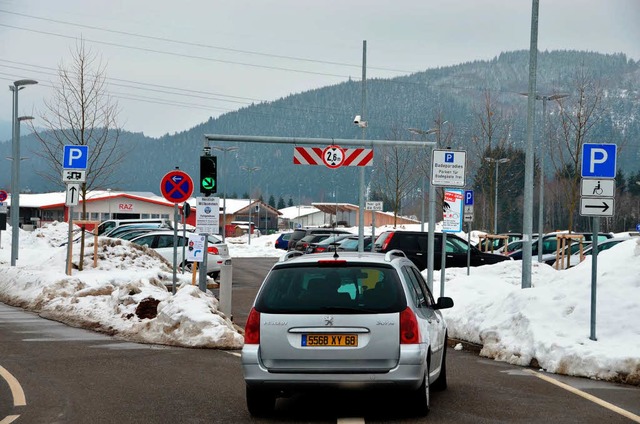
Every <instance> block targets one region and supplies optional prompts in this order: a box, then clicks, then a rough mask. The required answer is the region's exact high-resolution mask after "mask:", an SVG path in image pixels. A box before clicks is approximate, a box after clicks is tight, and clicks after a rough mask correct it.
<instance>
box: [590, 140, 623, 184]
mask: <svg viewBox="0 0 640 424" xmlns="http://www.w3.org/2000/svg"><path fill="white" fill-rule="evenodd" d="M616 147H617V146H616V145H615V144H588V143H585V144H583V145H582V176H583V177H594V178H615V177H616Z"/></svg>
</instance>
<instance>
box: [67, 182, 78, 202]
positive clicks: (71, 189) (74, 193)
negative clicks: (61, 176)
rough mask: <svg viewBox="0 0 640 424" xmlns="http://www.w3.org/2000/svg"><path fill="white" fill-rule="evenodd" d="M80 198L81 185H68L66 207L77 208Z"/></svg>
mask: <svg viewBox="0 0 640 424" xmlns="http://www.w3.org/2000/svg"><path fill="white" fill-rule="evenodd" d="M79 198H80V184H67V198H66V201H65V203H64V204H65V205H66V206H76V205H77V204H78V199H79Z"/></svg>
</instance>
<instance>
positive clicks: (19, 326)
mask: <svg viewBox="0 0 640 424" xmlns="http://www.w3.org/2000/svg"><path fill="white" fill-rule="evenodd" d="M273 262H274V259H270V258H266V259H264V258H257V259H256V258H241V259H234V270H233V288H234V290H233V308H232V309H233V315H234V322H235V323H236V324H238V325H244V322H245V320H246V315H247V313H248V311H249V308H250V305H251V303H252V301H253V296H254V295H255V292H256V290H257V288H258V287H259V285H260V283H261V281H262V278H263V276H264V275H265V273H266V270H268V269H269V267H270V266H271V264H272V263H273ZM448 355H449V356H448V365H447V366H448V373H449V374H448V375H449V389H448V390H447V391H445V392H439V393H438V392H437V393H434V394H433V396H432V411H431V413H430V414H429V416H428V417H426V418H422V417H414V416H411V415H410V414H409V413H408V412H407V409H406V408H404V406H403V397H402V395H401V394H399V393H383V394H363V393H355V394H344V393H339V394H338V393H316V394H307V395H298V396H293V397H291V398H287V399H281V400H279V401H278V404H277V407H276V413H275V415H274V416H273V417H271V418H269V419H261V420H257V419H253V418H252V417H250V415H249V414H248V412H247V411H246V408H245V398H244V382H243V379H242V370H241V366H240V358H239V352H237V351H222V350H212V349H183V348H177V347H166V346H154V345H141V344H135V343H129V342H125V341H120V340H117V339H115V338H113V337H109V336H105V335H101V334H97V333H94V332H91V331H88V330H82V329H75V328H71V327H67V326H65V325H63V324H60V323H57V322H53V321H48V320H45V319H42V318H40V317H38V316H37V315H35V314H32V313H27V312H24V311H22V310H20V309H17V308H12V307H8V306H5V305H2V304H0V367H1V368H0V424H8V423H11V422H13V423H16V424H20V423H43V424H56V423H92V424H98V423H123V424H124V423H145V424H148V423H249V422H252V423H254V422H273V423H275V422H278V423H280V422H291V423H293V422H295V423H307V422H308V423H336V422H339V423H345V424H346V423H347V422H349V423H362V422H366V423H383V422H384V423H427V422H428V423H627V422H633V420H632V419H631V418H633V416H631V418H629V417H625V416H623V415H621V413H620V411H619V412H615V411H612V410H611V409H607V408H606V407H605V406H602V404H598V403H596V402H598V401H597V399H602V400H604V401H607V402H610V403H612V404H614V405H617V406H618V407H620V408H622V409H623V410H627V411H630V413H632V414H636V416H638V420H639V421H638V422H640V388H638V387H629V386H622V385H617V384H609V383H604V382H597V381H591V380H585V379H578V378H569V377H558V376H552V377H553V378H554V381H561V382H563V383H565V384H568V385H569V386H570V387H573V388H575V389H576V390H578V392H576V393H577V394H576V393H572V392H569V391H567V390H566V389H565V388H562V387H558V386H557V385H555V384H551V383H550V382H548V381H546V380H544V379H542V378H539V377H538V375H539V374H536V373H535V370H529V369H525V368H520V367H514V366H511V365H508V364H505V363H501V362H495V361H492V360H488V359H484V358H480V357H478V356H477V354H476V353H475V352H468V351H455V350H453V349H450V350H449V353H448ZM543 376H544V375H543ZM581 392H583V393H587V394H589V395H591V396H594V397H595V399H593V398H592V399H586V398H584V397H582V396H580V395H579V394H580V393H581ZM21 394H22V396H21ZM347 418H350V420H347Z"/></svg>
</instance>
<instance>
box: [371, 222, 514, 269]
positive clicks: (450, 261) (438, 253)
mask: <svg viewBox="0 0 640 424" xmlns="http://www.w3.org/2000/svg"><path fill="white" fill-rule="evenodd" d="M427 237H428V233H427V232H422V231H385V232H384V233H382V234H380V236H378V238H377V239H376V242H375V244H374V249H375V251H376V252H381V253H386V252H388V251H390V250H394V249H399V250H402V251H403V252H404V253H405V255H407V257H408V258H409V259H411V260H412V261H413V263H414V264H416V266H417V267H418V268H419V269H420V270H421V271H422V270H423V269H426V268H427ZM469 249H471V254H470V255H471V258H470V259H471V266H480V265H489V264H495V263H498V262H502V261H505V260H507V261H508V260H511V259H510V258H509V257H507V256H503V255H498V254H495V253H486V252H481V251H480V250H478V249H477V248H475V247H473V246H470V247H469V246H468V245H467V242H466V241H464V240H463V239H461V238H460V237H458V236H456V235H455V234H447V244H446V255H447V257H446V262H445V266H446V267H447V268H455V267H466V266H467V251H468V250H469ZM433 253H434V255H433V269H435V270H438V269H440V264H441V263H442V233H435V234H434V252H433Z"/></svg>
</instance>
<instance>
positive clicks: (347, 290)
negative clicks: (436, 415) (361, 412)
mask: <svg viewBox="0 0 640 424" xmlns="http://www.w3.org/2000/svg"><path fill="white" fill-rule="evenodd" d="M452 306H453V300H452V299H451V298H448V297H441V298H439V299H438V301H437V302H435V301H434V299H433V296H432V294H431V292H430V291H429V289H428V287H427V284H426V283H425V281H424V279H423V278H422V275H421V274H420V271H419V270H418V268H416V266H415V265H414V264H413V262H411V261H410V260H409V259H407V258H406V257H405V255H404V253H402V252H401V251H399V250H395V251H390V252H387V253H386V254H381V253H357V252H343V253H320V254H316V255H303V256H298V257H293V258H291V259H289V260H286V261H282V262H278V263H276V264H275V265H274V266H273V268H272V269H271V271H270V272H269V274H268V275H267V277H266V279H265V281H264V282H263V284H262V286H261V288H260V290H259V291H258V294H257V296H256V300H255V302H254V305H253V307H252V309H251V311H250V313H249V317H248V319H247V324H246V328H245V344H244V348H243V349H242V367H243V372H244V379H245V382H246V396H247V407H248V409H249V412H250V413H251V414H252V415H256V416H262V415H269V414H270V413H272V412H273V410H274V408H275V403H276V399H277V398H278V397H279V396H286V395H289V394H291V393H295V392H300V391H303V390H308V389H319V388H320V389H328V390H349V389H351V390H367V389H388V390H405V391H406V392H407V396H406V400H407V403H408V405H407V406H409V407H411V408H413V409H414V410H415V412H416V413H417V414H420V415H424V414H426V413H427V412H429V408H430V400H429V399H430V397H429V391H430V390H431V389H433V390H444V389H446V387H447V372H446V347H447V327H446V324H445V321H444V319H443V317H442V314H441V312H440V311H439V310H440V309H444V308H450V307H452Z"/></svg>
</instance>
